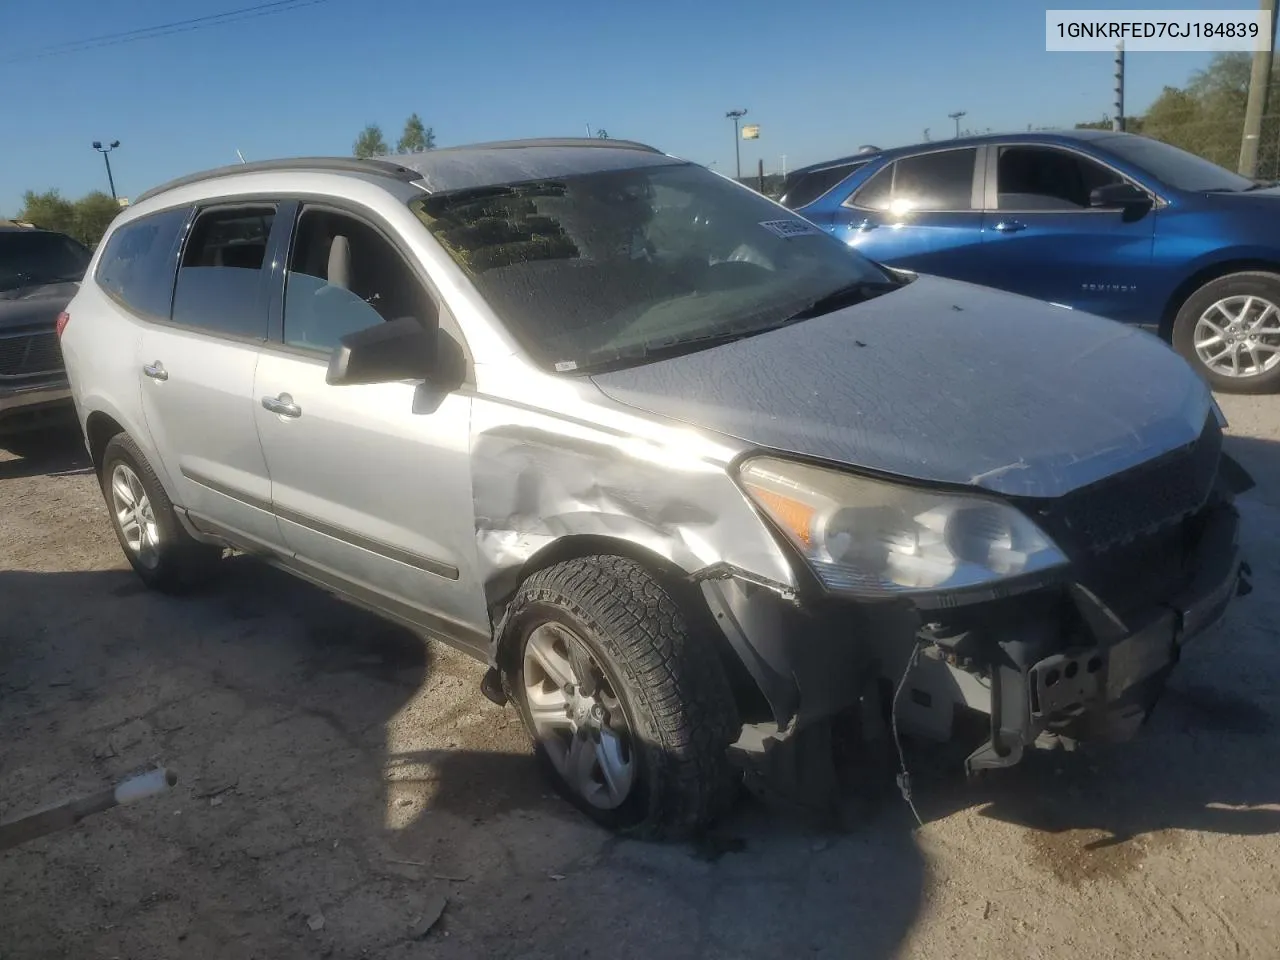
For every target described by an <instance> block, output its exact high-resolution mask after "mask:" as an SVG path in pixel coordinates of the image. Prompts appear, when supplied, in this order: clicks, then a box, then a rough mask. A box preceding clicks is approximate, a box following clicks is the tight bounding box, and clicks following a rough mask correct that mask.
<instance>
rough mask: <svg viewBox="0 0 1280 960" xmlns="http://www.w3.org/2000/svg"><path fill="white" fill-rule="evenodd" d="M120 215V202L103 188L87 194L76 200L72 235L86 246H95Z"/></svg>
mask: <svg viewBox="0 0 1280 960" xmlns="http://www.w3.org/2000/svg"><path fill="white" fill-rule="evenodd" d="M119 215H120V204H119V203H118V202H117V201H115V200H113V199H111V197H110V196H108V195H107V194H105V193H103V192H102V191H101V190H95V191H93V193H89V194H86V195H85V196H83V197H81V198H80V199H79V200H77V201H76V202H75V216H74V219H73V224H72V229H71V235H72V236H73V237H75V238H76V239H77V240H79V241H80V242H81V243H83V244H85V245H86V246H90V247H92V246H94V245H95V244H97V242H98V241H99V240H101V239H102V235H103V234H104V233H106V232H107V227H109V226H111V221H112V220H114V219H115V218H116V217H118V216H119Z"/></svg>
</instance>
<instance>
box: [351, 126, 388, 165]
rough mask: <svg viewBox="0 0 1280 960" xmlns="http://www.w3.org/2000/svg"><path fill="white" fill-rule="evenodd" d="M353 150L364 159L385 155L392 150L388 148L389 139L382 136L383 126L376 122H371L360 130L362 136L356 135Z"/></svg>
mask: <svg viewBox="0 0 1280 960" xmlns="http://www.w3.org/2000/svg"><path fill="white" fill-rule="evenodd" d="M351 152H352V153H353V154H355V155H356V156H357V157H360V158H361V159H362V160H367V159H368V158H369V157H385V156H386V155H387V154H388V153H389V152H390V151H389V150H387V141H386V140H384V139H383V138H382V128H381V127H380V126H378V125H377V124H376V123H371V124H369V125H368V126H367V127H365V128H364V129H363V130H361V131H360V136H358V137H356V142H355V143H354V144H353V145H352V147H351Z"/></svg>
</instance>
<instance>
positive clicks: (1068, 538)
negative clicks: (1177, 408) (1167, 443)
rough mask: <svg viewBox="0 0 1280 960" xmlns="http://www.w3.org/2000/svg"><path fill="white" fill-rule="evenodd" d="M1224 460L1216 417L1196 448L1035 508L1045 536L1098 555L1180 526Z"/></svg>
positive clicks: (1206, 495)
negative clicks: (1047, 535)
mask: <svg viewBox="0 0 1280 960" xmlns="http://www.w3.org/2000/svg"><path fill="white" fill-rule="evenodd" d="M1221 455H1222V428H1221V427H1219V426H1218V421H1217V420H1216V419H1215V418H1214V417H1213V416H1212V415H1210V417H1209V418H1208V420H1207V422H1206V423H1205V427H1204V430H1203V431H1201V433H1200V436H1199V438H1198V439H1196V440H1195V441H1194V442H1193V443H1190V444H1188V445H1187V446H1185V447H1182V448H1181V449H1178V450H1174V451H1171V452H1170V453H1167V454H1164V455H1163V456H1161V457H1157V458H1156V459H1155V460H1151V461H1148V462H1147V463H1144V464H1141V465H1140V466H1137V467H1134V468H1133V469H1132V470H1126V471H1125V472H1124V473H1121V474H1117V475H1116V476H1114V477H1108V478H1107V479H1105V480H1101V481H1099V482H1098V483H1094V484H1091V485H1090V486H1087V487H1083V488H1081V489H1079V490H1075V491H1073V492H1071V493H1069V494H1067V495H1066V496H1064V497H1060V498H1058V499H1056V500H1053V501H1050V502H1048V503H1043V502H1042V503H1040V504H1037V505H1036V507H1035V508H1033V512H1034V514H1035V515H1036V517H1037V519H1038V521H1039V523H1040V524H1041V526H1042V527H1044V528H1045V532H1046V533H1048V534H1049V535H1050V536H1051V537H1053V538H1054V539H1055V540H1056V541H1057V542H1058V543H1059V544H1060V545H1062V546H1063V547H1064V548H1065V549H1066V550H1067V551H1068V553H1071V554H1073V555H1075V556H1081V555H1083V554H1095V555H1096V554H1098V553H1101V552H1104V551H1107V550H1111V549H1113V548H1115V547H1117V546H1119V545H1121V544H1125V543H1130V542H1132V541H1134V540H1138V539H1141V538H1144V537H1146V536H1147V535H1149V534H1151V533H1154V532H1155V531H1158V530H1160V529H1162V528H1165V527H1168V526H1171V525H1173V524H1176V523H1177V522H1178V521H1180V520H1182V519H1183V518H1184V517H1187V516H1189V515H1191V514H1193V513H1195V512H1196V511H1197V510H1199V509H1200V508H1201V507H1203V506H1204V504H1205V502H1206V501H1207V500H1208V499H1209V494H1210V493H1211V492H1212V490H1213V483H1214V480H1215V479H1216V477H1217V474H1218V462H1219V460H1220V459H1221Z"/></svg>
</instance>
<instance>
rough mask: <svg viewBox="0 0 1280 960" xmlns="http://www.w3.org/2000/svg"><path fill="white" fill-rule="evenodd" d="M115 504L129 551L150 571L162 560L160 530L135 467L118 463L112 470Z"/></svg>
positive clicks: (113, 509)
mask: <svg viewBox="0 0 1280 960" xmlns="http://www.w3.org/2000/svg"><path fill="white" fill-rule="evenodd" d="M111 507H112V511H113V513H114V515H115V521H116V526H117V527H118V528H119V529H120V535H121V537H122V538H123V539H124V542H125V546H126V547H127V548H128V549H129V552H130V553H132V554H133V555H134V556H135V557H137V559H138V562H139V563H141V564H142V565H143V566H144V567H146V568H147V569H149V570H153V569H155V567H156V565H157V564H159V562H160V530H159V528H158V527H157V526H156V518H155V513H154V512H153V511H152V509H151V500H150V499H149V498H148V497H147V491H146V489H145V488H144V487H143V486H142V481H141V480H140V479H138V475H137V473H135V472H134V470H133V468H132V467H130V466H129V465H128V464H125V463H117V464H116V466H115V469H114V470H112V471H111Z"/></svg>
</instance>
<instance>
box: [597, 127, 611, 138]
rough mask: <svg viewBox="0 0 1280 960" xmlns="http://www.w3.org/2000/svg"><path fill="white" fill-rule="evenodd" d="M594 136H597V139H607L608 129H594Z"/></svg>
mask: <svg viewBox="0 0 1280 960" xmlns="http://www.w3.org/2000/svg"><path fill="white" fill-rule="evenodd" d="M596 136H597V137H598V138H599V139H601V140H608V139H609V131H608V130H603V129H601V130H597V131H596Z"/></svg>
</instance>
